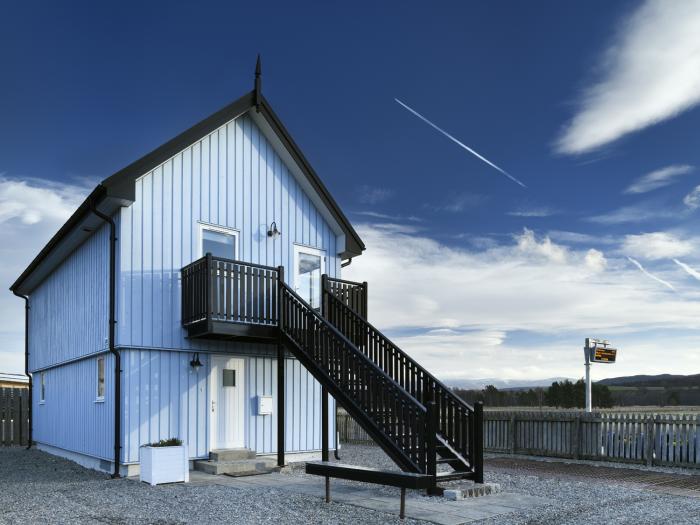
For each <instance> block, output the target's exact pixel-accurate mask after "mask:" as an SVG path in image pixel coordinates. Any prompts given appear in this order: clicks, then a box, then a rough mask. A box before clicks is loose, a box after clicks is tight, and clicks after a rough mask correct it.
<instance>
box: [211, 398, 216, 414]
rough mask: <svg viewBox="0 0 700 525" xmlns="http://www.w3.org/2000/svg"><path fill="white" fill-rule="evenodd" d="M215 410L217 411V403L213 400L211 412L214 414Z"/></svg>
mask: <svg viewBox="0 0 700 525" xmlns="http://www.w3.org/2000/svg"><path fill="white" fill-rule="evenodd" d="M215 409H216V401H214V400H213V399H212V400H211V411H212V412H214V410H215Z"/></svg>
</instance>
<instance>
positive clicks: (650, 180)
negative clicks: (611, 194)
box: [624, 164, 694, 193]
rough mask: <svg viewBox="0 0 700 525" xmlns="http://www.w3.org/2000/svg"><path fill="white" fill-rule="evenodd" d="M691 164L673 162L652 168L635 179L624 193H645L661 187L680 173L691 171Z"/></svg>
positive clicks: (673, 180)
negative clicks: (659, 167) (662, 166)
mask: <svg viewBox="0 0 700 525" xmlns="http://www.w3.org/2000/svg"><path fill="white" fill-rule="evenodd" d="M693 169H694V168H693V166H689V165H687V164H674V165H673V166H666V167H665V168H661V169H658V170H654V171H652V172H650V173H647V174H646V175H643V176H642V177H640V178H638V179H637V180H635V181H634V182H633V183H632V184H630V185H629V186H628V187H627V189H626V190H625V191H624V193H647V192H649V191H652V190H656V189H659V188H663V187H664V186H668V185H670V184H673V183H674V182H676V180H677V179H678V177H679V176H680V175H686V174H688V173H690V172H692V171H693Z"/></svg>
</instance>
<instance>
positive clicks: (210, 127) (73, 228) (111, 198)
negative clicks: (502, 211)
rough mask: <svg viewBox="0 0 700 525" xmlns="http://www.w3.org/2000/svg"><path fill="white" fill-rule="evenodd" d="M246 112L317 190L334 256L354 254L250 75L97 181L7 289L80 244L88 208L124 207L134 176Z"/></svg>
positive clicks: (326, 198)
mask: <svg viewBox="0 0 700 525" xmlns="http://www.w3.org/2000/svg"><path fill="white" fill-rule="evenodd" d="M250 110H254V111H255V112H256V113H257V114H258V115H260V116H262V117H263V119H264V121H265V122H266V123H267V125H268V126H269V127H270V128H271V129H272V131H273V132H274V134H275V136H276V137H277V138H278V139H279V141H280V142H281V144H282V145H283V146H284V148H285V149H286V150H287V152H288V153H289V155H290V156H291V158H292V159H293V161H294V162H295V163H296V164H297V165H298V167H299V170H300V171H301V173H302V174H303V176H304V177H305V178H306V180H307V182H308V183H309V185H310V187H311V188H312V189H313V190H314V191H315V192H316V193H317V195H318V197H319V199H320V200H321V202H322V204H323V205H324V206H325V207H326V208H327V210H328V211H329V213H330V214H331V215H332V217H333V219H334V220H335V221H336V222H337V223H338V225H339V226H340V228H341V229H342V232H343V234H344V236H345V250H344V251H343V252H342V253H341V254H340V256H341V258H344V259H347V258H351V257H355V256H358V255H360V254H361V253H362V251H363V250H364V249H365V245H364V243H363V242H362V239H360V236H359V235H358V234H357V232H356V231H355V229H354V228H353V227H352V225H351V224H350V221H349V220H348V218H347V217H346V216H345V214H344V213H343V212H342V210H341V209H340V207H339V206H338V203H337V202H336V201H335V199H334V198H333V196H332V195H331V194H330V192H329V191H328V189H327V188H326V186H325V185H324V184H323V182H322V181H321V179H320V177H319V176H318V175H317V173H316V172H315V171H314V169H313V168H312V167H311V164H310V163H309V161H308V160H307V159H306V157H305V156H304V154H303V153H302V152H301V149H300V148H299V146H298V145H297V144H296V143H295V142H294V139H292V137H291V135H290V134H289V132H288V131H287V129H286V128H285V127H284V125H283V124H282V121H281V120H280V119H279V117H278V116H277V114H276V113H275V112H274V111H273V109H272V107H271V106H270V104H269V102H268V101H267V99H265V97H263V96H262V93H261V92H260V83H259V78H256V89H254V90H253V91H250V92H249V93H246V94H245V95H243V96H242V97H241V98H239V99H238V100H235V101H234V102H232V103H230V104H229V105H227V106H225V107H223V108H222V109H220V110H219V111H217V112H216V113H214V114H212V115H210V116H209V117H207V118H205V119H204V120H202V121H200V122H198V123H197V124H195V125H194V126H192V127H191V128H189V129H188V130H186V131H184V132H182V133H180V134H179V135H177V136H176V137H174V138H173V139H171V140H169V141H168V142H166V143H165V144H162V145H161V146H159V147H158V148H156V149H154V150H153V151H151V152H150V153H148V154H146V155H144V156H143V157H141V158H140V159H138V160H137V161H135V162H132V163H131V164H129V165H128V166H126V167H125V168H123V169H121V170H119V171H117V172H116V173H115V174H114V175H112V176H110V177H107V178H106V179H105V180H103V181H102V182H101V183H100V184H98V185H97V187H96V188H95V189H94V190H93V191H92V193H90V195H88V197H87V198H86V199H85V201H84V202H83V203H82V204H81V205H80V206H79V207H78V209H77V210H76V211H75V213H73V215H72V216H71V217H70V218H69V219H68V220H67V221H66V223H65V224H64V225H63V226H62V227H61V229H60V230H58V232H57V233H56V234H55V235H54V236H53V237H52V238H51V240H50V241H49V242H48V243H47V244H46V246H44V248H43V249H42V250H41V251H40V252H39V254H38V255H37V256H36V257H35V258H34V260H33V261H32V262H31V263H30V264H29V266H28V267H27V268H26V269H25V270H24V272H22V274H21V275H20V276H19V277H18V278H17V280H16V281H15V282H14V284H13V285H12V286H11V287H10V290H12V291H13V292H17V293H29V291H30V290H32V289H33V288H34V287H35V286H36V284H38V282H37V279H32V275H33V274H34V272H35V271H36V270H37V269H39V268H41V267H51V268H52V267H54V266H55V265H57V264H58V263H59V262H60V261H62V260H63V259H65V257H66V256H67V255H68V254H69V253H70V252H71V251H72V250H73V249H75V248H76V247H77V246H78V245H79V243H80V242H82V241H84V240H85V238H87V237H88V236H89V235H90V233H91V232H92V231H93V230H94V229H96V228H99V227H100V226H101V224H102V223H101V220H100V219H98V218H97V217H95V215H94V214H93V213H92V211H91V210H92V207H93V206H94V207H96V208H97V209H98V210H99V211H101V212H102V213H105V214H108V215H111V214H113V213H114V212H115V211H116V210H117V209H118V208H119V207H120V206H128V205H129V204H131V203H132V202H134V200H135V198H136V185H135V182H136V179H138V178H139V177H141V176H142V175H144V174H145V173H147V172H149V171H151V170H152V169H154V168H156V167H157V166H159V165H160V164H162V163H163V162H165V161H166V160H168V159H169V158H170V157H172V156H174V155H176V154H177V153H179V152H180V151H182V150H183V149H185V148H186V147H187V146H189V145H191V144H192V143H194V142H196V141H197V140H199V139H200V138H202V137H203V136H205V135H207V134H209V133H211V132H212V131H214V130H215V129H217V128H219V127H220V126H222V125H224V124H225V123H226V122H229V121H231V120H233V119H235V118H236V117H239V116H241V115H243V114H244V113H246V112H248V111H250ZM42 273H43V272H42Z"/></svg>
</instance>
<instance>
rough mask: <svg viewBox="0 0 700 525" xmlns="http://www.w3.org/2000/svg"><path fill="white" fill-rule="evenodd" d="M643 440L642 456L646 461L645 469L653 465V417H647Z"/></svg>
mask: <svg viewBox="0 0 700 525" xmlns="http://www.w3.org/2000/svg"><path fill="white" fill-rule="evenodd" d="M644 434H645V438H646V439H645V440H644V455H645V456H646V460H647V467H652V466H653V465H654V416H648V417H647V421H646V431H645V432H644Z"/></svg>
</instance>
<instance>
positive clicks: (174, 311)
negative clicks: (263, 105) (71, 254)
mask: <svg viewBox="0 0 700 525" xmlns="http://www.w3.org/2000/svg"><path fill="white" fill-rule="evenodd" d="M272 221H275V222H276V223H277V226H278V228H279V229H280V231H281V232H282V235H281V236H278V237H276V238H270V237H268V236H267V228H268V226H269V225H270V223H271V222H272ZM199 223H206V224H214V225H217V226H223V227H228V228H232V229H235V230H238V232H239V252H238V259H240V260H242V261H246V262H251V263H256V264H263V265H267V266H279V265H284V266H286V267H288V268H291V267H292V264H291V263H292V256H293V245H294V244H295V243H299V244H304V245H308V246H312V247H316V248H319V249H321V250H324V251H325V252H326V254H327V256H328V257H327V261H326V267H325V268H324V271H325V272H327V273H329V274H330V275H336V273H337V271H338V267H339V264H340V261H339V260H338V258H337V255H336V254H337V252H338V249H337V246H336V234H335V233H334V232H333V230H332V229H331V227H330V226H329V225H328V224H327V222H326V221H325V220H324V219H323V217H322V215H321V213H320V212H319V211H318V210H317V209H316V207H315V206H314V204H313V203H312V201H311V200H310V199H309V197H308V195H306V194H305V192H304V191H303V189H302V187H301V186H300V185H299V183H298V182H297V181H296V179H295V177H294V175H293V174H292V173H291V172H290V170H289V169H288V167H287V166H285V164H284V163H283V162H282V160H281V159H280V157H279V156H278V154H277V153H276V152H275V151H274V149H273V147H272V145H271V144H270V143H269V142H268V141H267V139H266V138H265V137H264V135H263V134H262V133H261V132H260V130H259V128H258V127H257V126H256V124H255V123H254V122H253V120H252V119H251V118H250V117H249V116H247V115H243V116H241V117H239V118H237V119H235V120H233V121H231V122H229V123H227V124H226V125H224V126H222V127H221V128H219V129H217V130H216V131H214V132H213V133H211V134H209V135H208V136H206V137H204V138H203V139H202V140H200V141H198V142H197V143H195V144H193V145H192V146H190V147H189V148H187V149H185V150H184V151H182V152H181V153H178V154H177V155H175V156H174V157H173V158H171V159H170V160H168V161H167V162H165V163H164V164H163V165H161V166H159V167H158V168H156V169H154V170H153V171H151V172H149V173H147V174H145V175H144V176H143V177H141V178H140V179H138V180H137V181H136V201H135V202H134V204H132V205H131V206H129V207H128V208H124V209H123V210H122V222H121V235H120V246H121V265H120V295H121V299H120V304H119V323H118V335H117V342H118V344H119V345H121V346H127V347H147V348H178V349H198V348H201V349H211V350H214V349H216V350H222V351H225V350H226V349H229V350H230V349H231V345H230V344H226V343H220V342H201V341H190V340H187V339H185V337H184V334H185V331H184V330H183V329H182V326H181V324H180V322H181V321H180V314H181V306H180V302H181V294H180V285H181V283H180V274H179V271H180V268H182V267H183V266H186V265H187V264H189V263H191V262H193V261H194V260H196V259H198V258H199V257H200V256H201V255H202V254H201V253H200V247H199V242H200V241H199Z"/></svg>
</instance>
